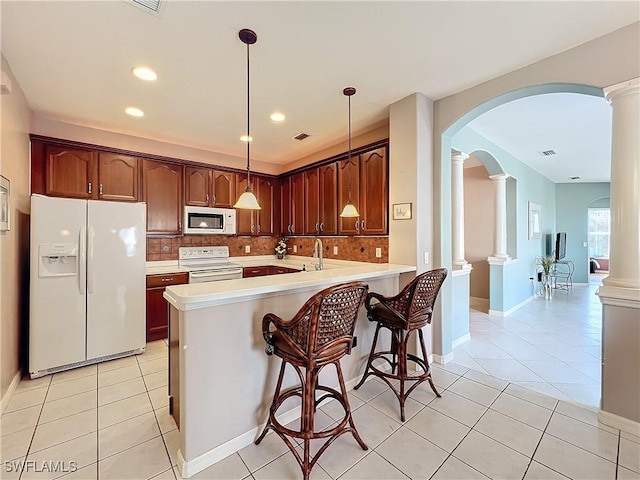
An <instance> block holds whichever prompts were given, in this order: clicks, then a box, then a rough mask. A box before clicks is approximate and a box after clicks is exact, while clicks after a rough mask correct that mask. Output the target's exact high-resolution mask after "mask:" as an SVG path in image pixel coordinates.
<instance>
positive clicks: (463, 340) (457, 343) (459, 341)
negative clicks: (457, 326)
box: [451, 332, 471, 348]
mask: <svg viewBox="0 0 640 480" xmlns="http://www.w3.org/2000/svg"><path fill="white" fill-rule="evenodd" d="M469 340H471V332H467V333H465V334H464V335H462V336H461V337H459V338H456V339H455V340H454V341H453V342H452V343H451V348H456V347H459V346H460V345H462V344H463V343H466V342H468V341H469Z"/></svg>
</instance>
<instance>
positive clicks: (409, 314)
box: [354, 268, 447, 422]
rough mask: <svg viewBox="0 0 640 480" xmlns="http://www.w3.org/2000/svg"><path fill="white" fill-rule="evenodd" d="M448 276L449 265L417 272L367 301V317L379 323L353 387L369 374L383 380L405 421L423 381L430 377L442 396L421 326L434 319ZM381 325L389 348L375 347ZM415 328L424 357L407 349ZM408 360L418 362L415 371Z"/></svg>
mask: <svg viewBox="0 0 640 480" xmlns="http://www.w3.org/2000/svg"><path fill="white" fill-rule="evenodd" d="M446 277H447V269H446V268H439V269H435V270H431V271H429V272H425V273H423V274H421V275H418V276H417V277H416V278H414V279H413V280H412V281H411V282H410V283H409V284H408V285H407V286H406V287H405V288H404V289H403V290H402V291H401V292H400V293H399V294H397V295H395V296H391V297H385V296H383V295H380V294H379V293H375V292H370V293H369V294H368V295H367V299H366V301H365V308H366V309H367V318H368V319H369V321H370V322H376V323H377V326H376V332H375V334H374V336H373V343H372V345H371V353H370V354H369V359H368V360H367V366H366V368H365V372H364V375H363V376H362V379H361V380H360V382H359V383H358V385H356V386H355V387H354V389H355V390H357V389H358V388H360V387H361V386H362V384H363V383H364V382H365V380H366V379H367V377H368V376H369V375H374V376H376V377H378V378H380V379H382V380H384V381H385V382H386V383H387V385H389V387H390V388H391V390H393V392H394V393H395V395H396V397H397V398H398V401H399V402H400V419H401V420H402V421H403V422H404V420H405V413H404V404H405V402H406V399H407V398H408V397H409V395H410V394H411V392H413V390H415V388H416V387H417V386H418V385H420V384H421V383H422V382H424V381H428V382H429V385H431V389H432V390H433V393H435V394H436V396H438V397H440V393H439V392H438V389H437V388H436V386H435V384H434V383H433V378H432V377H431V369H430V367H429V360H428V359H427V347H426V345H425V343H424V335H423V333H422V327H424V326H425V325H427V324H429V323H431V315H432V314H433V306H434V304H435V301H436V298H437V296H438V292H439V291H440V287H441V286H442V284H443V282H444V280H445V278H446ZM382 328H386V329H388V330H389V331H390V332H391V345H390V347H389V349H388V350H382V351H376V345H377V342H378V334H379V333H380V329H382ZM415 331H417V332H418V338H419V342H420V343H419V344H420V349H421V350H422V358H420V357H418V356H417V355H413V354H411V353H408V352H407V343H408V341H409V338H410V337H411V334H412V333H413V332H415ZM376 360H381V361H383V362H385V363H386V364H387V365H388V366H389V367H390V369H389V370H382V369H381V367H382V365H384V363H383V364H382V365H380V362H377V363H376V364H377V365H378V366H376V365H374V364H373V363H374V361H376ZM407 362H413V363H414V364H415V365H416V367H417V368H416V372H415V373H410V372H409V370H408V365H407ZM392 380H399V384H400V389H397V388H396V387H395V386H394V385H393V383H392ZM406 382H414V383H413V385H411V386H410V387H409V389H408V390H407V389H406V386H405V383H406Z"/></svg>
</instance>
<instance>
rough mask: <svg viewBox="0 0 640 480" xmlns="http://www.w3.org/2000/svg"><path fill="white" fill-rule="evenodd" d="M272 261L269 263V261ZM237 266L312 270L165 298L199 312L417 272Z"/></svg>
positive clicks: (171, 290) (352, 266) (360, 265)
mask: <svg viewBox="0 0 640 480" xmlns="http://www.w3.org/2000/svg"><path fill="white" fill-rule="evenodd" d="M269 259H270V260H269ZM230 260H231V261H232V262H234V263H239V264H241V265H242V266H258V265H278V266H284V267H290V268H301V267H302V264H303V263H304V264H305V265H306V266H307V268H309V267H311V268H312V270H307V271H305V272H296V273H285V274H280V275H267V276H264V277H251V278H242V279H237V280H224V281H221V282H206V283H194V284H187V285H174V286H170V287H167V289H166V290H165V293H164V298H165V299H166V300H167V301H168V302H169V303H170V304H171V305H173V306H174V307H175V308H177V309H178V310H182V311H186V310H197V309H201V308H208V307H212V306H215V305H224V304H228V303H236V302H243V301H248V300H251V299H253V298H257V297H261V296H264V295H278V294H279V293H282V292H283V291H287V292H294V291H302V290H310V289H317V287H329V286H331V285H335V284H337V283H344V282H353V281H358V280H363V281H366V280H368V279H373V278H383V277H388V276H394V275H399V274H401V273H407V272H414V271H415V270H416V267H415V266H410V265H397V264H392V263H364V262H348V261H341V260H325V261H324V267H325V268H324V270H320V271H315V270H313V262H312V261H310V260H314V261H317V259H310V258H309V257H287V258H286V259H284V260H277V259H276V258H275V256H265V257H234V258H230Z"/></svg>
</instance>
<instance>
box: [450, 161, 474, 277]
mask: <svg viewBox="0 0 640 480" xmlns="http://www.w3.org/2000/svg"><path fill="white" fill-rule="evenodd" d="M467 158H469V155H467V154H466V153H462V152H458V151H455V150H454V151H453V152H452V154H451V209H452V212H451V220H452V225H451V237H452V240H453V248H452V253H453V262H452V264H453V269H454V270H465V269H468V268H471V265H469V264H468V263H467V261H466V260H465V258H464V161H465V160H466V159H467Z"/></svg>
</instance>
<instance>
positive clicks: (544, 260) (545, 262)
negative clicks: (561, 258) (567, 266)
mask: <svg viewBox="0 0 640 480" xmlns="http://www.w3.org/2000/svg"><path fill="white" fill-rule="evenodd" d="M554 263H555V260H554V258H553V257H550V256H548V255H547V256H545V257H540V266H541V267H542V271H543V272H544V274H545V275H549V273H551V267H552V266H553V264H554Z"/></svg>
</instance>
